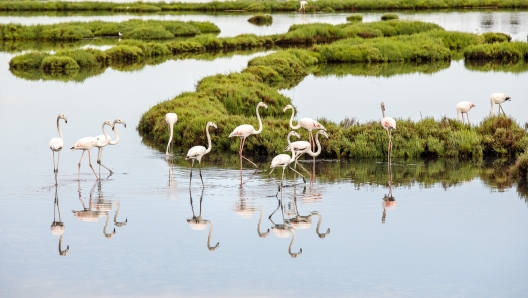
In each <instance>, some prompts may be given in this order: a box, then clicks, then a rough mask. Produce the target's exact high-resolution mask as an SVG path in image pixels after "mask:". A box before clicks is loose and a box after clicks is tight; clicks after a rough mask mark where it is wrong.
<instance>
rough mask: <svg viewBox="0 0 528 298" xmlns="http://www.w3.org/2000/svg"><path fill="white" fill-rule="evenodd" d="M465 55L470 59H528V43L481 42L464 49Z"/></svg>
mask: <svg viewBox="0 0 528 298" xmlns="http://www.w3.org/2000/svg"><path fill="white" fill-rule="evenodd" d="M464 57H465V58H466V59H468V60H479V59H481V60H486V59H489V60H493V59H497V60H523V59H524V60H527V61H528V43H526V42H508V43H505V42H502V43H494V44H481V45H474V46H469V47H468V48H466V50H465V51H464Z"/></svg>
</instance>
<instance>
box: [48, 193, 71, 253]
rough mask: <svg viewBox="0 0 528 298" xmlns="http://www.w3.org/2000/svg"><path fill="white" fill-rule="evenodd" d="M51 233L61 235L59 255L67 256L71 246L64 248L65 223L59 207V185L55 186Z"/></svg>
mask: <svg viewBox="0 0 528 298" xmlns="http://www.w3.org/2000/svg"><path fill="white" fill-rule="evenodd" d="M56 215H58V217H59V221H57V219H56ZM50 230H51V233H52V234H53V235H60V238H59V255H61V256H63V257H65V256H66V254H67V253H68V251H69V250H70V246H69V245H67V246H66V249H65V250H62V247H61V246H62V237H63V236H64V223H63V222H62V220H61V215H60V209H59V196H58V193H57V187H55V202H54V203H53V222H52V223H51V227H50Z"/></svg>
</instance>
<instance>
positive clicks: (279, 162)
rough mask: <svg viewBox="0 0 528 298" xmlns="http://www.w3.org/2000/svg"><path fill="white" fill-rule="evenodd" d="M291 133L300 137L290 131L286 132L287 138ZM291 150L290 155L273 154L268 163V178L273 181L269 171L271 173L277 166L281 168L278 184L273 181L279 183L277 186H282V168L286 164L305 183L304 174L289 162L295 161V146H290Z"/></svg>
mask: <svg viewBox="0 0 528 298" xmlns="http://www.w3.org/2000/svg"><path fill="white" fill-rule="evenodd" d="M292 135H294V136H296V137H297V138H300V137H301V136H300V135H299V134H298V133H296V132H295V131H290V133H289V134H288V139H289V138H290V136H292ZM291 152H292V156H289V155H288V154H279V155H277V156H275V157H274V158H273V160H271V165H270V168H271V171H270V172H269V177H270V179H272V180H273V181H275V179H273V178H271V173H273V171H274V170H275V168H278V167H281V168H282V178H281V183H280V184H279V183H278V182H277V181H275V183H277V184H278V185H279V188H280V187H282V184H283V181H284V170H285V169H286V166H288V167H289V168H290V169H291V170H292V171H294V172H295V173H297V174H299V175H300V176H301V177H302V178H303V181H304V182H305V183H306V179H305V178H304V176H303V175H302V174H301V173H299V172H297V171H296V170H294V169H293V168H292V167H291V164H292V163H293V162H294V161H295V156H296V155H295V148H293V146H292V147H291Z"/></svg>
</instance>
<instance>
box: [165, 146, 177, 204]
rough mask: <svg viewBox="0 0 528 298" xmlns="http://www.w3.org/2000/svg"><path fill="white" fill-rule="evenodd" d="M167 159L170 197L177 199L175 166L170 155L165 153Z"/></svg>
mask: <svg viewBox="0 0 528 298" xmlns="http://www.w3.org/2000/svg"><path fill="white" fill-rule="evenodd" d="M165 160H166V161H167V168H168V169H169V184H168V186H169V193H170V194H169V198H170V199H176V181H175V180H174V168H173V166H172V163H171V162H170V156H169V155H165Z"/></svg>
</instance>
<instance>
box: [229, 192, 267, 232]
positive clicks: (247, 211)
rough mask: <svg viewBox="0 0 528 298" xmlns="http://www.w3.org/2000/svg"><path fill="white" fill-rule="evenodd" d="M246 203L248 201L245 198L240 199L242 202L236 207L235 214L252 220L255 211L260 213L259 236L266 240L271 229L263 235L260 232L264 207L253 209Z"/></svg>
mask: <svg viewBox="0 0 528 298" xmlns="http://www.w3.org/2000/svg"><path fill="white" fill-rule="evenodd" d="M246 201H247V199H245V198H242V197H241V198H240V201H238V202H237V204H236V205H235V212H236V213H237V214H238V215H240V216H242V217H243V218H251V217H253V214H255V211H257V210H258V211H259V213H260V218H259V221H258V224H257V234H258V235H259V237H260V238H266V237H267V236H268V234H269V231H270V230H269V229H268V230H267V231H266V232H264V233H262V232H260V224H261V223H262V216H263V212H262V207H258V208H257V207H253V206H249V205H247V204H246Z"/></svg>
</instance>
